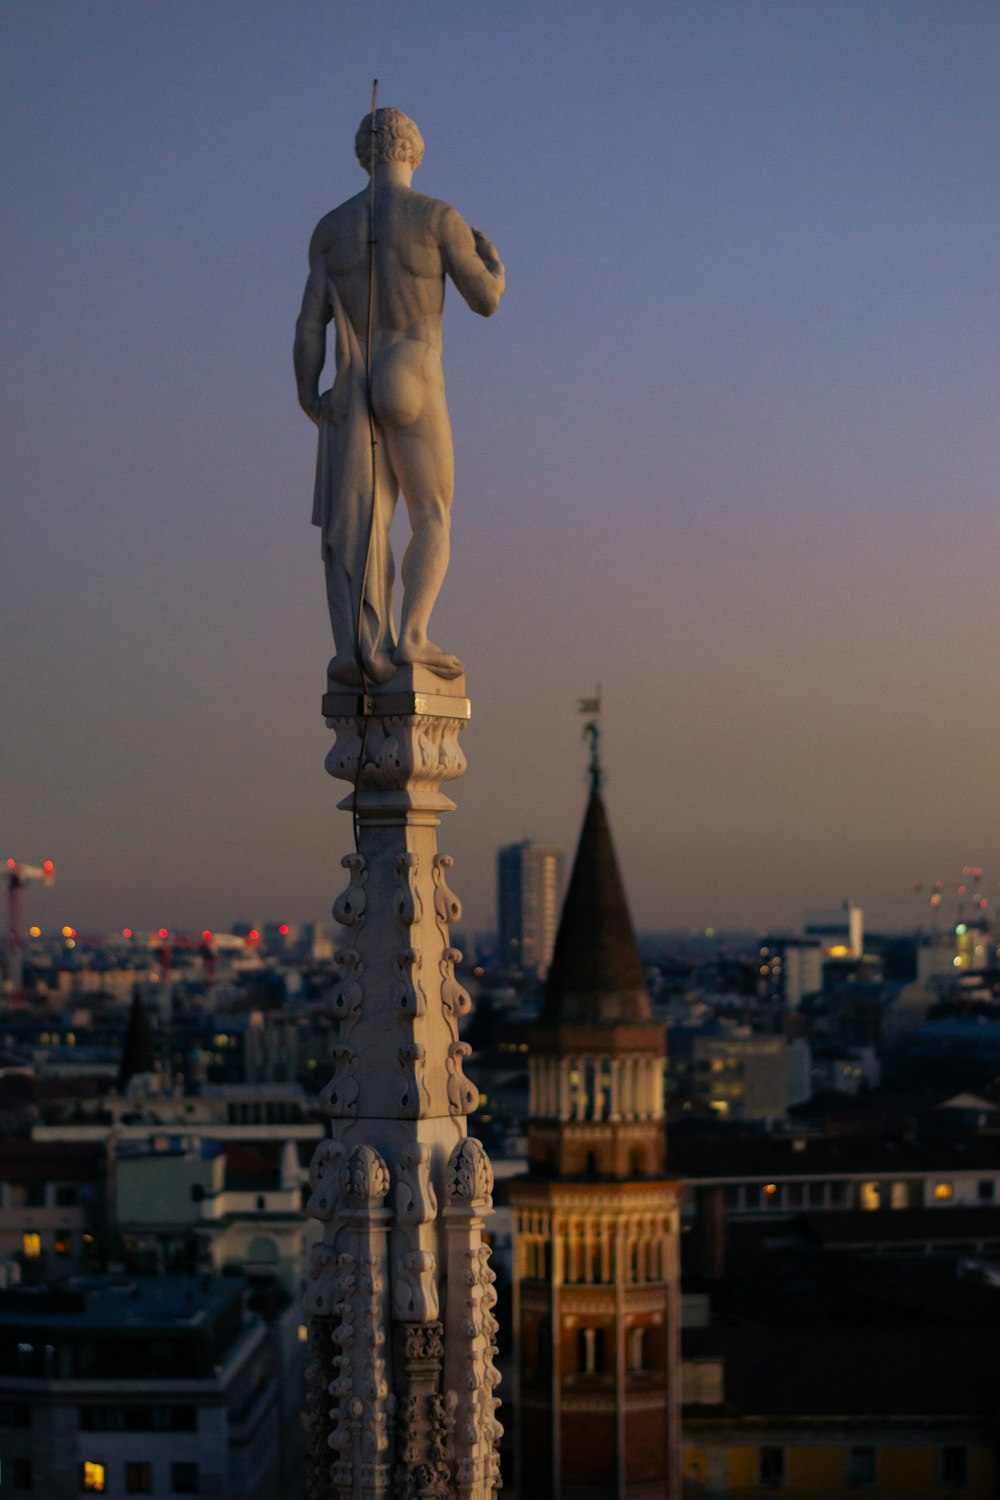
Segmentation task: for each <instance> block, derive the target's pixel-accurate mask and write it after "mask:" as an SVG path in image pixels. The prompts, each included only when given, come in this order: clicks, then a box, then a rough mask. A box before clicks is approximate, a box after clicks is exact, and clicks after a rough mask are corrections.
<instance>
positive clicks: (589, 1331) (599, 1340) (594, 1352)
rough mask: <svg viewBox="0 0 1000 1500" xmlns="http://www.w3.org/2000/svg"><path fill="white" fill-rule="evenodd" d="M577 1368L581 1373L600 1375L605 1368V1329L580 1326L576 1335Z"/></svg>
mask: <svg viewBox="0 0 1000 1500" xmlns="http://www.w3.org/2000/svg"><path fill="white" fill-rule="evenodd" d="M576 1368H577V1373H578V1374H579V1375H600V1374H601V1373H602V1371H603V1370H604V1329H603V1328H580V1329H578V1330H577V1335H576Z"/></svg>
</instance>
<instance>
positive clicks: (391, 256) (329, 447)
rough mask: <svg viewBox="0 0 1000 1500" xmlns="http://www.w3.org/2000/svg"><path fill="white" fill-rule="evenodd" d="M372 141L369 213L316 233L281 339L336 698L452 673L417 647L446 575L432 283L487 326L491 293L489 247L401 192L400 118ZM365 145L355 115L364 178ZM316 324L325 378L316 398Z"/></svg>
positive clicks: (408, 131)
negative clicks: (327, 369)
mask: <svg viewBox="0 0 1000 1500" xmlns="http://www.w3.org/2000/svg"><path fill="white" fill-rule="evenodd" d="M374 129H375V150H374V159H375V174H374V181H375V188H374V213H373V215H372V213H371V193H370V190H369V189H365V190H364V191H363V192H360V193H358V194H357V195H356V196H355V197H353V198H349V199H348V200H347V202H346V203H342V204H341V205H340V206H339V208H335V209H333V210H332V212H330V213H328V214H327V215H326V216H325V217H324V218H323V219H321V220H320V222H319V224H318V225H317V226H316V230H315V232H314V234H313V237H312V241H311V243H310V246H309V278H308V280H307V282H306V289H305V294H304V296H303V299H302V310H301V312H300V314H299V318H298V322H297V324H296V332H295V374H296V379H297V382H298V393H299V402H300V404H301V406H302V407H303V409H304V410H305V412H306V413H307V414H308V415H309V416H310V417H311V418H312V420H313V421H314V422H315V423H316V425H317V427H318V428H319V453H318V459H317V469H316V489H315V497H314V505H313V522H314V523H315V524H316V525H317V526H319V527H320V528H321V532H322V548H323V559H324V565H325V568H326V583H327V599H328V604H329V609H330V621H331V624H332V626H333V636H334V645H335V649H336V655H335V656H334V658H333V660H332V661H331V663H330V667H329V676H330V679H331V683H343V684H347V685H350V686H361V685H362V684H363V683H369V684H375V683H381V682H386V681H388V679H389V678H390V677H391V676H392V675H393V673H394V672H395V670H396V668H397V667H399V666H404V665H407V664H413V665H423V666H425V667H427V668H429V669H430V670H431V671H432V672H433V673H435V674H436V675H437V676H439V677H442V678H447V679H454V678H456V677H459V676H460V675H461V673H462V671H463V666H462V663H461V661H459V659H458V657H457V656H453V655H451V654H450V653H449V652H447V651H443V650H442V649H441V648H440V647H438V646H436V645H435V644H434V643H433V642H432V641H431V640H430V639H429V638H428V634H427V630H428V624H429V621H430V615H431V610H432V609H433V607H434V603H435V600H436V599H437V596H438V593H439V591H440V588H441V584H442V582H443V580H444V575H445V572H446V569H447V566H448V555H449V550H450V527H451V514H450V513H451V502H452V494H453V490H454V453H453V449H452V438H451V426H450V423H449V420H448V408H447V404H446V402H445V391H444V377H443V374H442V368H441V347H442V343H441V311H442V306H443V303H444V286H445V277H446V276H450V277H451V279H452V281H453V282H454V283H455V286H456V287H457V288H458V290H459V291H460V292H461V294H462V296H463V297H464V299H465V301H466V302H467V303H468V305H469V307H470V308H472V310H473V312H477V313H480V314H481V315H482V316H483V317H487V318H488V317H489V316H490V315H491V314H492V313H494V312H495V311H496V309H497V306H498V304H499V302H500V298H501V297H502V295H503V291H504V268H503V265H502V263H501V261H500V257H499V255H498V254H497V250H496V247H495V246H494V244H493V242H492V241H491V240H490V239H488V238H487V236H486V235H484V234H482V233H480V231H479V230H478V229H474V228H470V227H469V225H468V224H466V222H465V220H464V219H463V218H462V216H461V215H460V214H459V213H457V212H456V210H455V209H454V208H452V207H451V206H450V205H449V204H447V203H442V202H440V201H439V200H438V199H436V198H427V197H425V196H424V195H423V194H422V193H417V192H414V190H413V188H412V186H411V182H412V179H413V173H414V171H415V169H416V168H417V167H418V166H419V165H420V162H421V159H422V158H423V154H424V143H423V140H422V138H421V135H420V132H419V130H418V129H417V127H416V125H415V124H414V123H413V121H412V120H410V119H409V118H408V117H407V116H406V115H404V114H403V113H402V111H401V110H398V109H379V110H378V111H377V112H376V115H375V122H374ZM371 136H372V117H371V115H370V114H369V115H367V116H366V117H365V119H364V120H363V121H362V122H361V126H360V128H359V130H358V133H357V136H356V138H355V152H356V154H357V157H358V160H359V161H360V163H361V165H362V166H363V167H364V168H365V169H366V170H368V169H369V163H370V160H371V147H372V139H371ZM371 217H373V219H374V235H373V236H371V237H372V238H373V239H374V246H373V251H372V252H371V253H372V255H373V275H372V276H371V285H372V288H373V295H372V306H371V310H370V313H369V284H370V277H369V255H370V250H369V238H370V218H371ZM369 316H370V318H371V351H370V393H369V378H368V371H367V370H366V347H367V331H368V326H369ZM330 323H332V324H333V327H334V332H335V338H336V356H335V361H336V371H335V378H334V381H333V385H332V387H331V388H330V389H329V390H328V391H326V392H325V393H324V394H323V395H322V396H321V395H320V393H319V381H320V375H321V372H322V370H323V366H324V363H325V361H326V352H327V351H326V334H327V328H328V326H329V325H330ZM400 491H402V494H403V498H404V501H405V503H406V507H407V513H408V518H409V522H410V527H411V530H412V536H411V538H410V541H409V544H408V546H407V548H406V552H405V555H404V557H403V566H402V582H403V599H402V608H401V614H400V626H399V637H398V641H397V638H396V631H395V626H394V623H393V618H392V581H393V561H392V554H391V551H390V547H389V526H390V523H391V521H392V516H393V512H394V510H395V506H396V501H397V498H398V495H399V492H400ZM359 636H360V638H359Z"/></svg>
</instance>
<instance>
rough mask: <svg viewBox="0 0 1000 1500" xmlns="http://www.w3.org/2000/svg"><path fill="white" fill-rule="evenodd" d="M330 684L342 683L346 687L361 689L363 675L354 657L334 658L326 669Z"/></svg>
mask: <svg viewBox="0 0 1000 1500" xmlns="http://www.w3.org/2000/svg"><path fill="white" fill-rule="evenodd" d="M326 675H327V678H328V679H329V681H330V682H339V683H342V684H343V686H344V687H361V686H362V683H361V673H360V671H359V670H358V664H357V662H356V661H355V660H354V657H353V656H346V657H344V656H333V657H331V658H330V665H329V666H328V667H327V669H326Z"/></svg>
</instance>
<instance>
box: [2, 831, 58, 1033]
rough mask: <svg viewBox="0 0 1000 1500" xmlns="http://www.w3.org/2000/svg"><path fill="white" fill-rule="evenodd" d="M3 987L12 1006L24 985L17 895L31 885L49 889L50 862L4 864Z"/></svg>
mask: <svg viewBox="0 0 1000 1500" xmlns="http://www.w3.org/2000/svg"><path fill="white" fill-rule="evenodd" d="M6 873H7V983H8V985H9V987H10V1001H11V1003H12V1004H14V1005H16V1004H18V1003H19V1002H20V1000H21V999H22V989H23V985H24V934H23V933H22V931H21V892H22V891H23V890H24V887H25V886H26V885H30V884H31V882H32V881H40V882H41V884H42V885H51V884H52V882H53V880H55V878H56V867H55V865H54V864H53V863H52V861H51V859H47V860H46V861H45V862H44V864H42V865H25V864H22V863H21V861H20V860H19V859H9V860H8V861H7V872H6Z"/></svg>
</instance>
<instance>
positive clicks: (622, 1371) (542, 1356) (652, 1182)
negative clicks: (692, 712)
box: [510, 770, 680, 1500]
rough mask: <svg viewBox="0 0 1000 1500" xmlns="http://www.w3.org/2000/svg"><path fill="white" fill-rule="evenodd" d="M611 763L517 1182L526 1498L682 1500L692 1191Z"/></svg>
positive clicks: (556, 988) (556, 964)
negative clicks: (682, 1215)
mask: <svg viewBox="0 0 1000 1500" xmlns="http://www.w3.org/2000/svg"><path fill="white" fill-rule="evenodd" d="M599 781H600V778H599V770H598V771H597V772H596V774H595V784H594V789H593V791H592V795H591V798H590V803H589V806H588V808H587V814H586V818H585V821H584V825H583V832H582V834H581V837H580V844H579V848H578V850H577V854H576V860H575V862H574V865H573V872H572V875H571V877H570V883H569V890H568V893H567V896H566V905H565V908H564V910H563V914H562V920H561V922H560V926H559V933H558V937H557V939H556V944H555V950H554V953H553V957H552V965H551V969H550V971H549V975H548V981H547V986H546V992H545V997H544V1001H543V1006H542V1011H541V1016H540V1019H539V1022H538V1023H537V1024H535V1025H533V1026H532V1027H531V1028H530V1029H529V1045H530V1048H531V1057H530V1099H529V1119H528V1154H529V1172H528V1175H527V1176H526V1177H522V1178H520V1179H516V1180H514V1181H512V1182H511V1184H510V1200H511V1205H512V1208H513V1211H514V1216H515V1255H514V1278H513V1279H514V1326H515V1337H516V1340H517V1355H516V1364H517V1373H518V1383H519V1391H518V1396H517V1405H518V1408H519V1423H520V1430H519V1433H518V1436H517V1439H516V1451H517V1470H518V1472H517V1474H516V1476H515V1484H514V1490H515V1493H516V1494H517V1495H518V1496H519V1497H520V1500H543V1497H544V1500H598V1497H600V1500H676V1497H677V1496H679V1494H680V1487H679V1485H680V1480H679V1434H678V1412H679V1399H680V1397H679V1382H678V1352H677V1350H678V1304H679V1295H678V1286H679V1267H678V1261H679V1254H678V1246H679V1195H680V1186H679V1184H678V1183H676V1182H671V1181H668V1180H667V1179H666V1172H665V1167H664V1153H665V1135H666V1130H665V1119H664V1104H663V1070H664V1032H663V1028H662V1026H660V1025H659V1024H658V1023H657V1022H656V1021H655V1020H654V1017H653V1012H652V1007H651V1005H650V1000H649V995H648V993H647V990H646V985H645V980H644V977H643V970H642V963H641V961H640V957H639V951H638V948H637V946H636V941H635V934H634V931H633V928H632V922H631V918H630V916H629V912H628V907H627V905H626V901H625V894H624V891H623V889H622V883H621V877H620V875H619V872H618V865H617V861H616V859H615V853H614V848H613V846H612V842H611V833H610V830H609V827H608V821H607V815H606V813H605V810H604V804H603V801H602V799H601V795H600V790H599Z"/></svg>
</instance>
